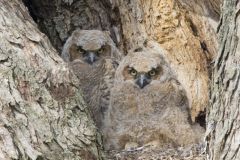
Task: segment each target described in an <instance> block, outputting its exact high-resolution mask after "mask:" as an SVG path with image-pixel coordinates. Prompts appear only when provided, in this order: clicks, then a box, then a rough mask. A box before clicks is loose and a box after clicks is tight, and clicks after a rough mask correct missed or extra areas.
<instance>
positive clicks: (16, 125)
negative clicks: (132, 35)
mask: <svg viewBox="0 0 240 160" xmlns="http://www.w3.org/2000/svg"><path fill="white" fill-rule="evenodd" d="M0 6H1V7H0V44H1V45H0V159H2V160H10V159H20V160H27V159H31V160H36V159H38V160H40V159H49V160H62V159H65V160H73V159H76V160H77V159H79V160H80V159H84V160H85V159H88V160H95V159H102V158H101V154H102V152H101V148H100V146H99V145H98V143H99V144H100V142H99V138H98V134H97V132H96V128H95V126H94V124H93V121H92V120H91V118H90V116H89V113H88V110H87V108H86V105H85V104H84V102H83V100H82V95H81V91H80V89H79V87H78V80H77V78H76V77H75V76H74V75H73V73H72V72H71V71H70V70H69V68H68V67H67V66H66V65H65V63H64V62H63V60H62V59H61V58H60V57H59V56H58V53H57V52H56V50H55V49H54V48H53V47H52V46H51V43H50V42H49V40H48V38H47V37H46V36H45V35H44V34H42V33H41V32H40V31H39V30H38V29H37V26H36V24H35V23H34V22H33V20H32V18H31V17H30V16H29V14H28V11H27V9H26V7H25V6H24V5H23V3H22V2H21V1H19V0H11V1H8V0H1V1H0Z"/></svg>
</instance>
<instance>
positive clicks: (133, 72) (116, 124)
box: [104, 49, 204, 150]
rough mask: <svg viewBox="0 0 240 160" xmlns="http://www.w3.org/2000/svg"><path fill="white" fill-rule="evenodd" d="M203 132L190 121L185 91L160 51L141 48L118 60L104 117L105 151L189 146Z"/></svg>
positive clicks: (198, 139) (196, 140) (195, 141)
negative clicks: (150, 145)
mask: <svg viewBox="0 0 240 160" xmlns="http://www.w3.org/2000/svg"><path fill="white" fill-rule="evenodd" d="M203 132H204V130H203V129H202V128H201V127H200V126H198V125H192V124H191V123H190V121H189V112H188V101H187V98H186V93H185V91H184V89H183V88H182V87H181V85H180V84H179V83H178V81H177V80H176V77H175V76H174V73H173V72H172V70H171V68H170V67H169V65H168V63H167V62H166V61H165V60H164V59H163V57H161V55H160V53H157V52H156V51H154V50H151V49H144V50H143V51H140V52H133V53H130V54H128V55H127V56H126V57H125V58H124V59H123V60H122V61H121V63H120V64H119V67H118V69H117V71H116V76H115V82H114V87H113V88H112V90H111V102H110V108H109V110H108V116H107V118H106V119H105V128H104V139H105V140H104V141H105V148H106V149H107V150H111V149H114V150H121V149H124V148H125V147H126V146H128V145H129V144H134V146H135V147H136V146H146V145H148V144H158V145H159V146H165V145H171V146H181V145H188V144H192V143H197V142H199V141H200V139H201V136H202V134H203ZM136 144H137V145H136Z"/></svg>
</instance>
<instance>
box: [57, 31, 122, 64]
mask: <svg viewBox="0 0 240 160" xmlns="http://www.w3.org/2000/svg"><path fill="white" fill-rule="evenodd" d="M61 57H62V58H63V59H64V60H65V61H66V62H72V61H74V60H80V62H81V63H82V64H86V65H90V66H96V65H95V64H99V63H98V62H102V61H101V60H104V59H105V58H110V59H111V58H120V57H121V54H120V52H118V51H117V49H116V46H115V44H114V42H113V41H112V39H111V37H110V35H109V33H108V32H105V31H99V30H79V29H77V30H75V31H74V32H73V33H72V35H71V36H70V37H69V38H68V39H67V41H66V42H65V44H64V47H63V51H62V54H61Z"/></svg>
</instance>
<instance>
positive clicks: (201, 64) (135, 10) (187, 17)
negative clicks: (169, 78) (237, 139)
mask: <svg viewBox="0 0 240 160" xmlns="http://www.w3.org/2000/svg"><path fill="white" fill-rule="evenodd" d="M118 2H119V3H118V4H117V6H118V9H119V11H120V17H121V22H122V23H121V24H122V30H123V42H124V44H125V48H126V50H129V49H134V48H137V47H139V46H143V45H147V46H148V42H149V41H155V45H161V46H162V47H163V48H164V49H166V50H167V51H168V52H167V54H166V55H164V56H165V58H166V59H167V60H168V61H169V62H170V63H171V65H172V67H173V69H174V71H175V72H176V74H177V76H178V80H179V81H180V83H181V84H182V85H183V86H184V88H185V90H186V91H187V95H188V99H189V102H190V108H191V116H192V120H193V121H195V118H196V117H197V116H198V114H199V113H201V112H202V111H204V110H205V108H206V106H207V103H208V100H209V98H208V94H207V93H208V82H209V74H208V64H209V61H211V60H212V58H213V57H214V55H215V54H216V46H217V42H216V36H215V32H214V30H213V27H212V26H211V25H210V23H209V20H208V19H210V20H211V21H213V22H214V21H215V20H214V18H215V17H214V18H212V17H211V16H210V15H209V16H208V17H205V15H202V14H197V13H194V12H193V11H191V10H187V8H186V9H185V8H184V6H183V4H184V3H179V2H178V1H175V0H148V1H146V0H132V1H125V0H119V1H118ZM192 4H193V2H192ZM200 4H201V3H200ZM199 6H200V5H199V4H197V3H195V4H194V8H197V7H199ZM215 23H216V22H215ZM213 25H215V24H213ZM151 45H152V43H150V46H151Z"/></svg>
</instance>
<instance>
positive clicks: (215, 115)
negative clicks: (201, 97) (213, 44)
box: [207, 0, 240, 160]
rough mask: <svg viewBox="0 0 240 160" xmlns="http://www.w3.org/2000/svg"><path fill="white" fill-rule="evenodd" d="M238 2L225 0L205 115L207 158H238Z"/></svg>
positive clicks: (239, 100) (239, 78)
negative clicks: (208, 105)
mask: <svg viewBox="0 0 240 160" xmlns="http://www.w3.org/2000/svg"><path fill="white" fill-rule="evenodd" d="M239 5H240V2H239V1H235V0H224V1H223V5H222V14H221V19H220V24H219V26H218V31H217V32H218V37H219V50H218V56H217V57H216V60H215V65H214V71H213V80H212V84H211V101H210V103H211V104H210V108H209V110H208V114H207V122H208V128H207V142H208V155H209V159H210V160H222V159H224V160H238V159H240V151H239V148H240V113H239V109H240V98H239V97H240V83H239V81H240V50H239V34H240V31H239V23H240V21H239Z"/></svg>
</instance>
